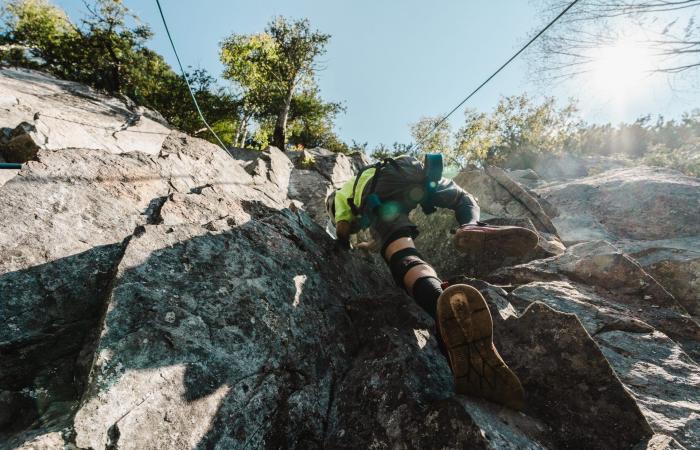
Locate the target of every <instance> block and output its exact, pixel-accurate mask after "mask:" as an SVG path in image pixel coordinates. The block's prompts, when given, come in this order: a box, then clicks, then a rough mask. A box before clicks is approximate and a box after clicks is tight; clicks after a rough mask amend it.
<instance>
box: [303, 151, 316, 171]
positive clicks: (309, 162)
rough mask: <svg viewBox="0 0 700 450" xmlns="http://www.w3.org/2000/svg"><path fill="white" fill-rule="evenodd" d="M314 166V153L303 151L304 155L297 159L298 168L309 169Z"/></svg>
mask: <svg viewBox="0 0 700 450" xmlns="http://www.w3.org/2000/svg"><path fill="white" fill-rule="evenodd" d="M314 167H316V158H314V155H311V154H308V153H306V152H304V156H303V157H302V158H301V160H300V161H299V168H301V169H306V170H310V169H313V168H314Z"/></svg>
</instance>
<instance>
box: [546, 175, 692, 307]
mask: <svg viewBox="0 0 700 450" xmlns="http://www.w3.org/2000/svg"><path fill="white" fill-rule="evenodd" d="M536 192H537V193H538V194H540V195H542V197H544V198H545V199H546V200H547V201H549V202H551V203H553V204H555V205H556V207H557V209H558V210H559V212H560V214H559V215H558V216H556V217H553V218H552V220H553V222H554V224H555V225H556V227H557V229H558V230H559V234H560V236H561V238H562V240H563V241H564V242H565V243H568V244H571V243H576V242H582V241H587V240H598V239H604V240H607V241H610V242H612V243H614V244H615V245H617V246H619V247H620V248H622V249H624V250H625V251H626V252H628V253H629V254H631V255H632V256H633V257H635V258H636V259H637V260H638V261H639V262H640V264H642V266H643V267H644V269H645V270H647V271H648V272H649V273H650V274H651V275H652V276H654V277H655V278H656V279H657V281H659V282H660V283H661V284H662V285H663V286H664V287H665V288H666V289H667V290H668V291H669V292H671V293H672V294H673V295H674V296H676V298H677V299H678V300H679V301H680V302H681V303H682V304H683V305H684V306H685V307H686V309H687V310H688V311H689V312H690V313H691V314H693V315H695V316H696V317H697V316H698V314H699V313H698V308H700V285H699V284H698V276H699V275H698V274H700V269H699V267H700V253H699V251H698V249H699V248H700V222H698V220H697V217H696V216H697V211H698V210H700V181H699V180H698V179H697V178H692V177H687V176H684V175H682V174H681V173H680V172H676V171H673V170H669V169H660V168H650V167H633V168H626V169H615V170H610V171H607V172H603V173H600V174H598V175H594V176H589V177H586V178H581V179H576V180H568V181H564V182H556V183H551V184H549V185H546V186H543V187H540V188H538V189H536Z"/></svg>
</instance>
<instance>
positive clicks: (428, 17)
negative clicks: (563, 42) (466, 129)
mask: <svg viewBox="0 0 700 450" xmlns="http://www.w3.org/2000/svg"><path fill="white" fill-rule="evenodd" d="M53 3H55V4H57V5H58V6H60V7H62V8H63V9H65V10H66V11H67V12H68V14H69V15H70V16H71V18H73V19H78V18H80V17H82V15H83V11H84V7H83V2H82V0H53ZM124 3H125V4H126V5H127V6H128V7H129V8H130V9H131V10H132V11H133V12H134V13H135V14H136V15H137V16H139V17H140V18H141V20H142V21H143V22H145V23H147V24H148V25H150V26H151V28H152V30H153V31H154V32H155V36H154V38H153V39H152V41H151V42H150V43H149V47H150V48H152V49H153V50H155V51H157V52H158V53H160V54H161V55H163V56H164V57H165V59H166V60H167V61H168V62H169V63H170V64H171V65H172V66H173V67H174V68H175V67H177V66H176V60H175V56H174V54H173V52H172V50H171V48H170V44H169V42H168V41H167V37H166V35H165V31H164V28H163V25H162V22H161V19H160V16H159V15H158V10H157V7H156V3H155V0H125V1H124ZM161 5H162V7H163V9H164V12H165V16H166V19H167V20H168V26H169V27H170V31H171V33H172V34H173V38H174V41H175V45H176V46H177V48H178V52H179V53H180V58H181V59H182V60H183V63H184V64H185V65H186V66H192V67H195V68H198V67H201V68H205V69H207V70H208V71H209V72H210V73H212V74H213V75H215V76H220V74H221V71H222V66H221V63H220V62H219V57H218V52H219V42H221V40H222V39H224V38H225V37H226V36H228V35H230V34H232V33H237V34H241V33H256V32H260V31H262V30H263V29H264V27H265V25H266V24H267V22H268V21H269V20H270V19H271V18H272V17H274V16H277V15H282V16H285V17H288V18H308V19H309V20H310V21H311V24H312V26H314V27H315V28H318V29H319V30H320V31H322V32H324V33H329V34H331V35H332V37H331V41H330V43H329V45H328V47H327V53H326V54H325V55H324V56H323V57H322V63H323V65H324V66H325V69H324V70H323V71H321V72H320V73H319V74H318V80H319V85H320V87H321V93H322V96H323V98H324V99H326V100H330V101H338V102H341V103H342V104H343V105H344V106H345V107H346V108H347V111H346V112H345V113H344V114H342V115H341V116H340V117H338V119H337V121H336V130H337V132H338V134H339V136H340V137H341V139H343V140H345V141H346V142H351V141H352V140H355V141H358V142H368V143H369V147H370V148H372V147H374V146H375V145H377V144H379V143H385V144H389V145H390V144H391V143H393V142H395V141H398V142H404V143H407V142H410V141H411V138H410V124H411V123H414V122H416V121H417V120H419V119H420V118H421V117H424V116H441V115H444V114H445V113H447V112H448V111H449V110H451V109H452V108H453V107H454V106H456V105H457V104H458V103H459V102H460V101H461V100H462V99H463V98H464V97H465V96H466V94H467V93H469V92H470V91H471V90H472V89H474V88H475V87H476V86H478V85H479V84H480V83H481V82H482V81H483V80H484V79H486V78H487V77H488V76H489V75H490V74H491V73H492V72H493V71H494V70H495V69H496V68H498V67H499V66H500V65H501V64H502V63H503V62H505V60H507V59H508V58H509V57H510V56H511V55H512V54H513V53H514V52H515V51H517V50H518V49H519V48H520V46H522V45H523V44H524V43H525V42H527V40H528V38H529V36H531V35H532V33H533V32H534V31H536V30H538V29H539V28H541V27H542V26H543V25H544V24H545V23H546V22H547V21H548V20H550V18H545V17H540V16H539V15H538V9H537V6H536V4H535V3H532V2H529V1H526V0H490V1H486V0H471V1H465V0H431V1H425V0H353V1H349V0H345V1H340V0H254V1H250V0H247V1H239V0H199V1H197V2H191V1H184V0H161ZM623 68H624V67H623ZM222 84H223V85H225V84H226V81H225V80H222ZM523 92H528V93H529V94H531V95H532V96H534V97H536V98H537V97H542V96H544V95H553V96H556V97H557V98H559V99H561V101H562V102H563V101H565V99H567V98H570V97H575V98H578V99H579V108H580V110H581V115H582V116H583V118H584V119H585V120H586V121H587V122H591V123H606V122H612V123H619V122H622V121H627V122H630V121H633V120H634V119H636V118H637V117H639V116H641V115H645V114H653V115H657V114H661V115H664V116H665V117H667V118H673V117H679V116H680V115H681V113H682V112H683V111H688V110H690V109H692V108H694V107H697V105H700V90H692V89H691V90H687V89H686V90H683V91H678V90H676V89H673V88H672V87H671V86H670V85H669V84H668V83H667V80H665V79H664V78H663V77H660V76H652V77H649V79H645V80H643V82H640V83H636V84H635V85H630V86H625V89H624V98H622V97H621V93H620V89H611V86H610V85H608V86H607V88H603V86H601V82H600V80H596V79H595V78H591V79H571V80H565V81H563V82H560V83H558V84H557V85H554V86H542V85H541V83H536V80H533V79H532V75H531V73H530V72H528V62H527V59H526V58H519V59H517V60H516V61H514V62H513V63H512V64H511V65H510V66H508V67H507V68H506V69H505V70H504V71H503V72H501V73H500V74H499V75H498V76H497V77H496V78H494V79H493V80H492V81H491V82H490V83H489V84H488V85H487V86H486V87H485V88H484V89H482V90H481V91H480V92H479V93H478V94H477V95H476V96H474V97H473V98H472V99H471V100H470V101H469V102H468V103H467V104H466V105H465V108H473V109H476V110H478V111H485V112H486V111H490V110H491V109H492V108H493V107H494V106H495V105H496V103H497V102H498V99H499V97H500V96H508V95H518V94H521V93H523ZM463 109H464V108H462V109H461V110H460V111H458V112H456V113H455V114H454V115H453V116H452V117H451V119H450V122H451V124H452V125H453V127H454V128H457V127H459V125H460V123H461V121H462V120H463V113H462V110H463Z"/></svg>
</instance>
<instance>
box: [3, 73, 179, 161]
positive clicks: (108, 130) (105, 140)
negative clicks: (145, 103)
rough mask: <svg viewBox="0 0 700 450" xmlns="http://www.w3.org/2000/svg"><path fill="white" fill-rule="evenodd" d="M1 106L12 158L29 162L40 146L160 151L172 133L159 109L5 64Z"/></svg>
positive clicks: (9, 158)
mask: <svg viewBox="0 0 700 450" xmlns="http://www.w3.org/2000/svg"><path fill="white" fill-rule="evenodd" d="M0 105H1V106H2V109H3V112H2V120H3V123H2V127H3V128H4V129H9V130H13V131H12V132H11V133H9V136H6V137H5V139H3V140H2V142H0V153H1V154H2V155H3V157H4V158H5V159H6V160H7V161H8V162H25V161H28V160H30V159H32V158H33V155H34V154H36V149H37V148H42V149H47V150H60V149H68V148H82V149H93V150H97V149H99V150H102V151H106V152H109V153H124V152H132V151H139V152H142V153H147V154H150V155H156V154H158V152H159V151H160V148H161V145H162V144H163V141H164V140H165V138H166V137H167V136H168V134H170V128H169V127H168V126H167V124H165V121H164V120H163V118H162V117H161V116H160V115H159V114H158V113H156V112H154V111H151V110H148V109H146V108H143V107H138V106H136V105H134V104H133V103H132V102H131V101H130V100H128V99H123V100H119V99H115V98H112V97H107V96H105V95H103V94H100V93H98V92H96V91H95V90H93V89H91V88H89V87H87V86H85V85H82V84H80V83H74V82H70V81H62V80H57V79H56V78H54V77H51V76H48V75H45V74H43V73H41V72H37V71H33V70H26V69H14V68H0ZM8 138H9V139H8Z"/></svg>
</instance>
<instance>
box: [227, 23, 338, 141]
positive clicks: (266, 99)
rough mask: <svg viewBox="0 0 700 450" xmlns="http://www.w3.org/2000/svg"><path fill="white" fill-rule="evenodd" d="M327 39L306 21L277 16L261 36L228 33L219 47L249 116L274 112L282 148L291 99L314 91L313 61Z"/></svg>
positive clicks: (321, 52)
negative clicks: (266, 110)
mask: <svg viewBox="0 0 700 450" xmlns="http://www.w3.org/2000/svg"><path fill="white" fill-rule="evenodd" d="M329 39H330V35H327V34H322V33H320V32H318V31H314V30H311V26H310V23H309V21H308V20H306V19H303V20H298V21H293V22H289V21H287V20H286V19H284V18H282V17H278V18H276V19H274V20H273V21H272V22H270V23H269V24H268V26H267V28H266V29H265V32H264V33H260V34H253V35H236V34H234V35H232V36H230V37H228V38H227V39H225V40H224V41H223V42H222V43H221V61H222V62H223V63H224V65H225V66H226V70H225V72H224V76H225V77H226V78H228V79H231V80H233V81H235V82H236V83H238V84H239V86H240V87H241V89H242V91H243V97H244V99H245V100H244V104H245V105H246V108H247V109H248V110H250V111H251V112H252V114H258V115H263V114H262V113H263V110H264V109H269V108H274V109H275V110H276V119H275V123H274V130H273V134H272V143H273V145H275V146H277V147H279V148H280V149H282V150H284V149H285V147H286V138H287V123H288V120H289V113H290V108H291V105H292V100H293V98H294V95H295V94H296V93H298V92H299V91H300V90H303V89H309V88H314V87H315V80H314V77H315V75H316V72H317V70H318V66H317V65H316V64H315V60H316V58H317V57H319V56H320V55H322V54H324V53H325V47H326V44H327V43H328V40H329Z"/></svg>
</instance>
